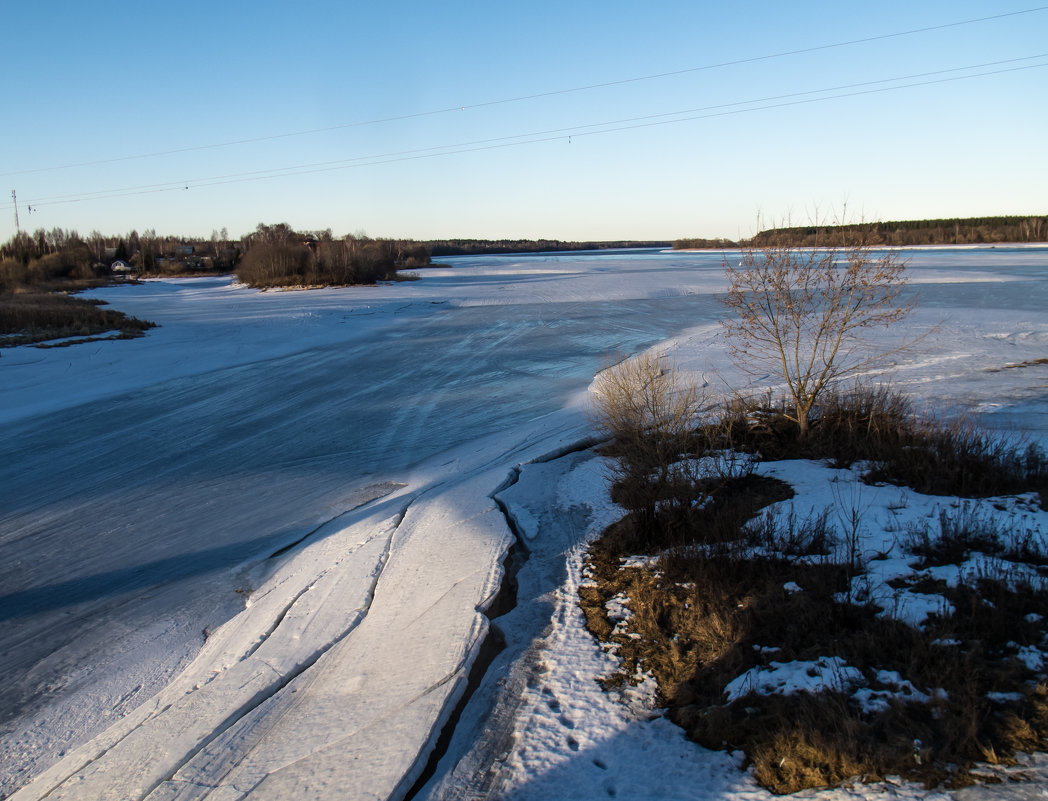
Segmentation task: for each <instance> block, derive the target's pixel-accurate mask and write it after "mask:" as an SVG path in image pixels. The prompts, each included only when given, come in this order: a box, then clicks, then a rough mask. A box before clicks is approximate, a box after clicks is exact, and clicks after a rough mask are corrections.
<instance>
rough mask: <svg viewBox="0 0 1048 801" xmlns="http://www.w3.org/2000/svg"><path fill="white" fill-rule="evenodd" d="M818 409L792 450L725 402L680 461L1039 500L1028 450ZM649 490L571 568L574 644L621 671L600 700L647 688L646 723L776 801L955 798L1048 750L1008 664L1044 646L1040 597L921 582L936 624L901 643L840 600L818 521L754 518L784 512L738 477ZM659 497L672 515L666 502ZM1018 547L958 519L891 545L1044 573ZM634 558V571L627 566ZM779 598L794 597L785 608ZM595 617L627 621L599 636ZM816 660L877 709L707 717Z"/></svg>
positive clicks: (828, 696) (745, 409)
mask: <svg viewBox="0 0 1048 801" xmlns="http://www.w3.org/2000/svg"><path fill="white" fill-rule="evenodd" d="M824 404H825V405H824V406H823V407H822V408H821V409H820V410H819V414H818V415H817V416H816V417H815V418H814V420H813V426H812V428H811V430H810V432H809V434H808V436H807V437H804V438H798V437H797V434H796V425H795V424H794V423H792V421H790V420H789V419H788V417H787V416H783V415H780V414H779V413H778V410H777V409H776V407H775V405H774V404H772V403H769V402H764V403H761V404H752V403H749V404H747V403H743V402H740V401H735V402H733V403H732V404H730V405H728V406H727V407H726V408H725V411H724V412H723V414H722V416H721V418H720V419H717V420H713V421H710V422H708V423H707V425H706V427H705V428H704V429H701V430H699V431H696V432H693V434H692V438H691V444H690V446H689V447H690V448H692V452H691V455H692V456H701V455H703V454H708V452H709V449H710V448H714V447H726V446H731V447H734V448H739V449H748V450H751V451H754V452H758V451H759V453H760V454H761V456H762V457H764V458H782V457H796V456H798V455H804V456H807V457H809V458H824V459H830V460H831V461H832V462H834V463H836V464H851V463H853V462H854V461H856V460H859V459H864V460H871V461H876V462H877V464H878V465H879V472H877V471H875V472H874V475H873V476H871V479H872V478H873V477H876V478H877V479H878V480H889V478H887V477H890V480H895V481H898V482H899V483H903V481H904V479H909V478H913V477H914V476H916V473H915V465H926V464H928V463H929V462H928V460H929V459H934V460H935V461H934V463H935V464H936V465H938V466H939V467H938V468H937V469H938V470H939V476H937V477H936V479H935V482H933V483H934V484H935V486H938V487H939V489H940V491H950V492H951V494H964V493H962V492H958V491H957V489H958V487H960V488H963V489H966V490H967V491H968V492H969V493H971V494H997V493H1001V494H1005V493H1006V492H1009V491H1012V492H1014V491H1029V490H1031V489H1035V488H1038V487H1040V486H1043V484H1039V483H1038V482H1043V479H1044V475H1045V458H1044V456H1043V454H1041V453H1040V452H1039V451H1037V450H1036V449H1032V448H1025V449H1024V448H1020V447H1018V446H1016V445H1015V444H1014V443H1008V442H1006V441H1005V440H1002V439H1000V438H993V437H986V436H984V435H982V434H981V433H979V432H977V430H975V429H972V428H969V427H967V426H964V425H959V426H953V427H950V426H946V427H935V426H934V425H932V424H930V423H925V422H915V419H914V417H913V415H912V414H910V412H909V409H908V407H907V405H906V404H905V403H904V402H903V401H901V400H900V399H899V398H898V397H897V396H895V395H893V394H891V393H888V392H885V391H882V390H876V391H862V392H859V393H857V394H851V395H835V396H829V397H827V398H824ZM794 449H799V450H800V451H801V452H802V454H798V453H796V452H794ZM674 453H675V454H676V457H679V456H680V454H679V452H677V451H676V450H675V451H674ZM676 457H675V458H676ZM900 465H901V467H900ZM994 472H999V473H1001V475H1000V476H997V477H996V478H993V477H992V474H993V473H994ZM942 476H946V479H945V480H944V481H943V482H942V483H938V482H939V478H941V477H942ZM917 479H920V476H916V478H915V479H914V480H915V482H916V483H919V484H920V486H918V487H916V489H918V490H920V491H928V490H927V487H928V486H929V482H928V481H927V480H917ZM621 491H622V488H621V485H617V486H616V487H615V489H614V490H613V492H621ZM659 491H660V493H661V494H659V495H658V496H655V497H654V498H653V499H652V506H653V512H652V516H651V517H650V519H645V518H644V517H642V516H641V515H640V514H638V513H637V512H636V510H635V511H634V512H632V513H631V514H629V515H627V516H626V517H625V518H624V519H623V520H621V521H619V522H618V523H616V524H615V525H613V526H611V527H610V528H609V529H608V530H607V531H606V532H605V534H604V536H603V537H602V538H601V539H600V540H598V541H597V542H596V543H594V544H593V546H592V547H591V550H590V553H589V557H588V563H587V571H588V575H589V577H590V578H591V579H592V583H591V584H589V585H587V586H584V587H583V588H582V589H581V591H580V603H581V606H582V609H583V611H584V613H585V616H586V620H587V625H588V627H589V629H590V631H591V632H593V634H594V635H595V636H596V637H597V638H598V639H600V640H601V641H603V642H605V643H608V644H610V645H611V646H612V647H613V648H614V650H615V652H616V654H617V655H618V657H619V658H620V659H621V668H620V669H619V670H618V671H617V672H616V673H615V674H614V675H612V676H608V677H605V678H604V682H605V684H606V685H607V686H613V685H616V684H621V683H624V682H636V681H638V676H641V675H644V674H648V673H650V674H651V675H653V676H654V678H655V680H656V681H657V683H658V688H659V695H660V699H661V702H662V703H663V704H664V705H665V707H666V710H667V712H666V714H667V715H668V717H670V718H671V719H672V720H674V721H675V722H677V723H678V724H679V725H680V726H682V727H683V728H684V729H685V731H686V732H687V734H688V736H689V737H691V738H692V739H694V740H696V741H697V742H699V743H701V744H703V745H705V746H707V747H710V748H724V749H729V750H736V749H741V750H742V751H744V752H745V753H746V755H747V760H748V763H749V764H750V765H752V767H753V768H754V772H755V775H756V777H757V779H758V781H759V782H760V783H761V784H762V785H763V786H765V787H768V788H769V789H771V790H773V791H774V792H777V793H789V792H794V791H797V790H800V789H804V788H814V787H824V786H833V785H836V784H840V783H842V782H846V781H852V780H857V779H858V780H861V779H864V778H866V779H873V778H878V777H883V776H886V775H902V776H905V777H908V778H910V779H913V780H917V781H922V782H925V783H926V784H928V785H936V784H947V785H950V786H956V785H961V784H965V783H968V782H970V781H972V774H971V770H972V768H973V767H974V766H976V765H977V763H980V762H991V763H1008V762H1009V761H1011V760H1013V759H1014V757H1015V755H1016V754H1017V753H1018V752H1020V751H1030V750H1045V749H1048V690H1046V688H1045V686H1044V678H1045V676H1044V671H1038V670H1035V669H1031V668H1030V667H1028V666H1027V665H1026V664H1025V663H1024V662H1023V661H1022V660H1021V659H1020V658H1019V656H1020V653H1021V650H1022V649H1023V648H1025V647H1032V646H1040V645H1041V644H1043V642H1044V641H1045V638H1046V637H1048V589H1046V588H1045V587H1044V586H1042V585H1041V583H1040V582H1039V581H1033V580H1030V579H1024V578H1023V577H1022V576H1019V575H1016V574H1014V573H1013V572H1009V571H1008V570H1006V569H1004V568H998V569H994V568H986V569H984V570H983V571H982V572H981V573H978V572H976V573H970V574H968V575H966V576H965V577H964V578H963V580H961V581H960V582H959V583H958V585H957V586H953V587H947V586H946V584H945V583H944V582H941V581H932V580H931V579H924V581H925V583H927V584H928V586H924V585H923V584H922V585H920V586H918V587H917V589H919V590H924V591H927V592H934V593H936V594H941V595H943V596H945V598H946V599H947V600H948V601H949V604H950V606H951V607H952V609H950V610H944V612H943V613H942V614H939V615H933V616H932V617H931V618H930V619H929V621H928V622H926V624H925V625H924V626H923V628H921V629H915V628H913V627H911V626H909V625H907V624H905V623H903V622H900V621H898V620H894V619H892V618H890V617H883V616H880V615H879V614H878V613H879V612H880V611H881V610H880V609H879V608H878V607H876V606H873V605H872V604H870V603H868V602H860V601H858V600H855V599H853V598H851V596H850V595H848V594H846V593H845V592H844V591H845V590H846V589H847V588H848V587H849V586H850V579H851V578H852V576H854V575H855V574H856V571H859V572H861V571H863V570H864V569H865V565H864V564H862V562H861V560H860V561H859V562H855V561H854V560H849V558H847V557H846V552H847V548H846V547H842V546H846V543H843V542H842V538H841V537H840V536H839V535H838V534H837V532H835V531H834V529H833V526H832V524H831V521H830V520H829V519H828V518H827V517H826V516H823V517H821V518H820V517H815V518H812V519H810V520H793V519H791V518H789V517H787V518H781V517H772V516H764V517H762V516H761V515H760V510H761V509H762V508H764V507H765V506H767V505H768V504H770V503H773V502H776V501H780V500H783V499H785V498H788V497H790V496H791V494H792V490H791V489H790V488H789V487H788V486H787V485H784V484H783V483H782V482H778V481H774V480H771V479H767V478H762V477H759V476H756V475H752V474H749V473H748V472H746V473H745V474H742V475H736V476H724V475H719V474H709V475H705V476H701V475H700V476H697V477H694V478H693V479H692V480H690V481H687V482H678V483H676V484H668V485H666V486H663V487H661V488H660V490H659ZM672 493H678V495H677V497H675V498H674V499H673V502H671V503H666V502H665V501H666V499H667V495H668V494H672ZM1041 497H1042V502H1043V499H1044V493H1043V491H1042V496H1041ZM695 501H699V503H698V504H696V503H695ZM748 521H749V522H748ZM1028 535H1029V532H1026V533H1025V534H1024V532H1021V531H1014V530H1006V529H1004V528H1003V527H1001V526H998V525H996V524H994V523H993V521H992V520H989V519H984V518H980V517H978V516H976V515H974V514H971V513H968V512H967V510H966V509H965V508H964V507H963V506H962V507H961V509H960V511H958V512H954V513H951V514H944V515H942V516H941V517H940V519H939V520H937V521H931V522H929V524H928V527H927V530H920V531H915V530H911V531H910V532H908V534H907V538H906V542H905V543H904V546H908V548H909V551H910V552H911V553H912V554H913V557H914V563H915V565H917V566H920V565H937V564H945V563H952V562H957V561H961V560H964V559H966V558H967V557H968V556H970V555H971V554H972V553H973V552H976V551H979V552H982V553H989V554H998V555H1000V556H1003V557H1006V558H1008V559H1009V560H1012V561H1014V562H1025V563H1027V564H1030V565H1034V566H1037V565H1044V564H1045V562H1048V558H1046V555H1045V553H1044V549H1043V547H1042V546H1041V544H1040V542H1039V540H1037V538H1036V537H1033V536H1032V535H1029V536H1028ZM635 555H647V556H648V557H649V558H648V559H647V560H641V561H640V563H638V562H637V560H631V561H630V563H629V564H628V565H627V564H626V562H625V558H626V557H628V556H635ZM919 580H920V579H918V578H915V579H913V580H912V581H919ZM900 581H901V582H902V583H901V585H900V586H906V581H905V580H900ZM793 584H796V585H799V586H800V587H801V588H803V589H802V590H801V591H793V590H792V585H793ZM915 586H916V585H915ZM612 599H617V601H618V602H619V603H625V604H626V605H627V606H628V608H629V610H630V613H631V614H630V616H628V617H627V618H626V619H611V618H609V615H608V603H609V601H611V600H612ZM820 657H839V658H840V659H842V660H843V661H844V662H845V663H846V664H847V665H848V666H850V667H854V668H857V669H858V670H860V671H861V672H862V675H863V681H864V682H865V684H866V686H867V687H868V688H869V689H870V690H872V691H875V692H880V693H885V695H884V696H883V697H882V701H883V703H881V704H880V706H878V707H870V708H866V709H864V708H863V707H862V706H861V705H860V703H859V702H858V701H857V700H856V699H855V698H854V697H852V696H851V695H850V693H844V692H835V691H826V692H820V693H817V694H808V693H803V692H802V693H797V694H794V695H786V696H783V695H759V694H754V693H751V694H749V695H746V696H745V697H742V698H739V699H737V700H735V701H733V702H731V703H727V702H726V698H725V695H724V688H725V686H726V685H727V684H728V683H729V682H730V681H731V680H732V679H734V678H736V677H738V676H740V675H741V674H742V673H744V672H745V671H747V670H750V669H752V668H756V667H759V666H767V665H768V664H769V662H771V661H776V662H793V661H797V660H814V659H817V658H820ZM895 674H898V677H901V679H903V680H905V681H908V682H911V683H912V688H913V689H914V691H915V692H916V693H921V694H923V695H924V696H926V697H925V698H924V699H923V700H922V701H920V702H908V701H906V700H902V699H901V698H900V697H891V696H890V695H888V694H887V693H889V692H890V691H899V689H900V686H899V684H898V682H897V681H896V680H895V679H894V678H892V677H893V676H894V675H895ZM903 689H904V690H905V689H906V688H905V687H903ZM903 697H905V694H904V696H903ZM912 697H913V696H912V695H911V698H912Z"/></svg>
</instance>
